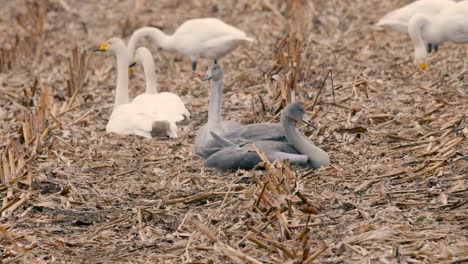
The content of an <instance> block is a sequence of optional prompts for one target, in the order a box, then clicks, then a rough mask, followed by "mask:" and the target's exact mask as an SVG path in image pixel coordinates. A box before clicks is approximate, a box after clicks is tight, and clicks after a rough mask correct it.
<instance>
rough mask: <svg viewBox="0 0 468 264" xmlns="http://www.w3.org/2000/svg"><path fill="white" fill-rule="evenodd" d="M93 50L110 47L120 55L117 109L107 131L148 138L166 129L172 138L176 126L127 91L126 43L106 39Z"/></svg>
mask: <svg viewBox="0 0 468 264" xmlns="http://www.w3.org/2000/svg"><path fill="white" fill-rule="evenodd" d="M94 51H111V52H113V53H114V54H115V56H116V59H117V85H116V91H115V102H114V109H113V111H112V114H111V116H110V118H109V122H108V123H107V126H106V132H107V133H111V132H113V133H116V134H121V135H129V134H135V135H138V136H142V137H145V138H152V137H154V136H156V135H157V133H160V132H161V130H163V131H162V132H165V133H167V135H168V136H169V137H171V138H174V137H176V136H177V134H176V133H175V134H174V131H173V129H174V128H173V127H172V126H171V124H170V123H169V122H168V121H165V120H164V119H163V118H161V116H159V114H158V113H157V112H152V111H148V107H147V105H142V104H136V103H134V102H133V101H132V102H130V99H129V94H128V61H129V58H130V54H129V52H128V49H127V47H126V46H125V43H124V42H123V41H122V40H121V39H119V38H112V39H110V40H108V41H106V42H104V43H103V44H102V45H101V46H100V47H99V48H97V49H95V50H94Z"/></svg>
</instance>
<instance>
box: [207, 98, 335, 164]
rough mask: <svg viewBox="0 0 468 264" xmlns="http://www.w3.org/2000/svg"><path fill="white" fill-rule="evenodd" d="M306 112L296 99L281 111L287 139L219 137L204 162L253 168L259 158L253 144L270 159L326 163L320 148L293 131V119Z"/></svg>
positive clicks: (328, 161) (299, 117)
mask: <svg viewBox="0 0 468 264" xmlns="http://www.w3.org/2000/svg"><path fill="white" fill-rule="evenodd" d="M307 119H308V116H307V114H306V112H305V110H304V108H303V107H302V106H301V105H300V104H298V103H291V104H289V105H288V106H287V107H286V108H285V109H283V112H282V114H281V126H282V130H283V132H284V135H285V137H286V140H287V142H283V141H274V140H259V141H253V142H245V143H240V144H231V143H229V140H228V139H224V138H222V136H217V135H216V134H215V133H213V136H214V137H215V138H220V142H219V143H220V144H222V145H224V148H223V149H221V150H219V151H217V152H216V153H214V154H212V155H211V156H210V157H209V158H208V159H207V160H206V161H205V166H207V167H212V168H216V169H219V170H227V171H232V170H237V169H246V170H249V169H253V168H254V167H255V166H256V165H257V164H258V163H259V162H261V159H260V157H259V156H258V155H257V153H256V151H255V150H254V148H253V146H252V145H253V144H255V146H256V147H257V148H258V149H259V150H260V151H262V152H263V153H265V156H266V157H267V158H268V159H269V160H270V161H274V160H288V161H289V162H291V163H292V164H296V165H300V166H303V167H306V168H308V169H317V168H320V167H322V166H328V165H329V164H330V158H329V156H328V154H327V153H326V152H325V151H323V150H322V149H321V148H319V147H317V146H315V145H314V143H313V142H312V141H311V140H310V139H309V138H307V137H306V136H304V135H302V134H301V133H299V131H297V129H296V128H295V127H294V123H298V122H302V121H306V120H307Z"/></svg>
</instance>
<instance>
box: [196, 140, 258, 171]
mask: <svg viewBox="0 0 468 264" xmlns="http://www.w3.org/2000/svg"><path fill="white" fill-rule="evenodd" d="M261 161H262V160H261V159H260V157H259V156H258V155H257V153H256V152H254V151H251V146H250V145H245V146H243V147H239V146H237V145H233V146H230V147H226V148H223V149H221V150H219V151H218V152H216V153H214V154H213V155H211V156H210V157H209V158H208V159H207V160H206V161H205V166H206V167H209V168H216V169H219V170H222V171H235V170H238V169H244V170H250V169H253V168H254V167H255V166H256V165H257V164H258V163H259V162H261Z"/></svg>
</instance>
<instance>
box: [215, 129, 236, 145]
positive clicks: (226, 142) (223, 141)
mask: <svg viewBox="0 0 468 264" xmlns="http://www.w3.org/2000/svg"><path fill="white" fill-rule="evenodd" d="M210 134H211V136H212V137H213V138H214V139H215V140H216V142H218V143H219V144H220V145H221V146H223V147H229V146H232V145H234V143H232V141H230V140H229V139H227V138H225V137H222V136H220V135H218V134H216V133H215V132H213V131H210Z"/></svg>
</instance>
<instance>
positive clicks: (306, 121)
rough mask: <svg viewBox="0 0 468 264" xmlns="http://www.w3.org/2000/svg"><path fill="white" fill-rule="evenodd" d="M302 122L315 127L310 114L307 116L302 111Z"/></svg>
mask: <svg viewBox="0 0 468 264" xmlns="http://www.w3.org/2000/svg"><path fill="white" fill-rule="evenodd" d="M302 122H304V123H305V124H307V126H308V127H311V128H317V127H316V126H315V124H314V123H313V122H312V120H311V118H310V116H309V115H308V114H306V113H304V114H303V115H302Z"/></svg>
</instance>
